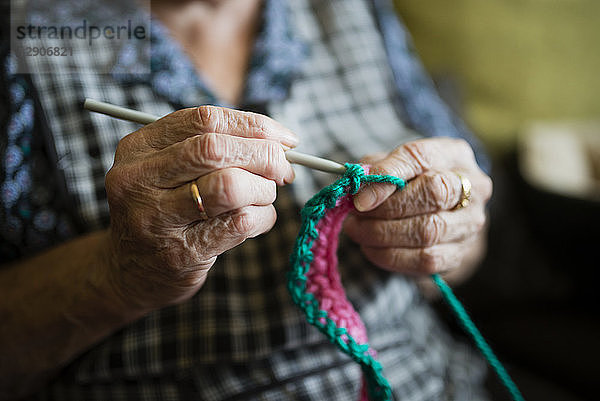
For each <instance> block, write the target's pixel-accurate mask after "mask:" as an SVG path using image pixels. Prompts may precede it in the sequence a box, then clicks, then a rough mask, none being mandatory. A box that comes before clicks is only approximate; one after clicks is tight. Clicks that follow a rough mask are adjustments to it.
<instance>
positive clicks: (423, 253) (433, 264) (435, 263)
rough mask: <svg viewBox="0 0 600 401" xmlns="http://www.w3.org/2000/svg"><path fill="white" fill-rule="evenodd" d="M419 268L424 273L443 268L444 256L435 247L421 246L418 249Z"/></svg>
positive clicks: (436, 271)
mask: <svg viewBox="0 0 600 401" xmlns="http://www.w3.org/2000/svg"><path fill="white" fill-rule="evenodd" d="M419 268H420V270H421V271H422V272H423V273H425V274H435V273H438V272H440V271H442V270H443V268H444V258H443V256H442V255H441V254H440V252H439V251H437V250H436V249H435V248H432V247H427V248H422V249H421V250H420V251H419Z"/></svg>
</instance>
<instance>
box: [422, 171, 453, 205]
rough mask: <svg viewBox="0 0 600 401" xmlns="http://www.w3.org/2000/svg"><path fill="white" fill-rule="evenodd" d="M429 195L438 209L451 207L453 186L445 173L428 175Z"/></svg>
mask: <svg viewBox="0 0 600 401" xmlns="http://www.w3.org/2000/svg"><path fill="white" fill-rule="evenodd" d="M428 178H429V179H428V183H427V184H428V185H427V192H428V193H427V195H428V196H429V198H430V200H431V202H432V203H433V205H434V206H435V207H436V209H437V210H443V209H446V208H448V207H450V203H451V202H452V199H451V198H452V194H453V192H454V191H453V186H452V181H451V180H450V178H449V177H448V176H446V175H444V174H434V175H431V176H429V177H428Z"/></svg>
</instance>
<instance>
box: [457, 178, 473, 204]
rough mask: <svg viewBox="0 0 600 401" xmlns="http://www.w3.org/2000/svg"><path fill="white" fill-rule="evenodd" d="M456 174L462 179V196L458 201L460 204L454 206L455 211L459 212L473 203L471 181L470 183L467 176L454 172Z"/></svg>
mask: <svg viewBox="0 0 600 401" xmlns="http://www.w3.org/2000/svg"><path fill="white" fill-rule="evenodd" d="M454 174H456V175H457V176H458V178H460V186H461V194H460V200H459V201H458V203H457V204H456V206H454V210H458V209H462V208H465V207H467V206H469V204H470V203H471V187H472V185H471V181H469V179H468V178H467V177H465V176H463V175H462V174H460V173H458V172H456V171H454Z"/></svg>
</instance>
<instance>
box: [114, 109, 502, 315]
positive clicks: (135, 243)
mask: <svg viewBox="0 0 600 401" xmlns="http://www.w3.org/2000/svg"><path fill="white" fill-rule="evenodd" d="M296 144H297V138H296V137H295V135H294V134H293V133H291V132H290V131H289V130H288V129H286V128H285V127H283V126H281V125H280V124H278V123H277V122H275V121H273V120H271V119H270V118H268V117H265V116H262V115H258V114H253V113H245V112H239V111H235V110H230V109H225V108H220V107H213V106H200V107H198V108H191V109H184V110H180V111H177V112H175V113H172V114H170V115H168V116H166V117H164V118H162V119H160V120H159V121H157V122H155V123H153V124H149V125H147V126H145V127H143V128H141V129H139V130H138V131H136V132H134V133H132V134H130V135H128V136H126V137H125V138H123V139H122V140H121V141H120V143H119V146H118V148H117V152H116V155H115V162H114V165H113V167H112V168H111V170H110V171H109V172H108V174H107V177H106V191H107V195H108V201H109V205H110V213H111V227H110V246H109V248H110V255H111V257H110V258H111V260H112V263H111V264H110V265H111V269H110V270H111V272H110V277H111V281H112V283H113V287H114V288H115V293H116V294H117V296H119V297H120V298H121V299H122V301H123V302H124V303H125V304H127V305H133V306H135V307H136V308H138V309H140V310H152V309H156V308H160V307H163V306H165V305H169V304H174V303H179V302H182V301H184V300H186V299H188V298H190V297H191V296H192V295H194V294H195V293H196V292H197V291H198V290H199V289H200V288H201V286H202V285H203V283H204V281H205V280H206V277H207V273H208V271H209V270H210V268H211V267H212V266H213V264H214V262H215V260H216V258H217V257H218V256H219V255H220V254H222V253H223V252H225V251H227V250H229V249H231V248H233V247H235V246H237V245H239V244H240V243H242V242H243V241H245V240H246V239H248V238H252V237H255V236H257V235H259V234H262V233H264V232H267V231H268V230H270V229H271V227H272V226H273V225H274V224H275V220H276V212H275V209H274V207H273V202H274V201H275V198H276V187H277V185H284V184H287V183H290V182H291V181H292V180H293V179H294V171H293V169H292V167H291V166H290V164H289V163H288V162H287V160H286V159H285V154H284V151H285V150H286V149H289V148H291V147H294V146H295V145H296ZM363 162H366V163H369V164H370V165H371V171H372V172H373V173H379V174H392V175H395V176H398V177H402V178H404V179H405V180H407V181H409V182H408V185H407V186H406V188H405V189H404V190H402V191H395V187H394V186H392V185H388V184H377V185H371V186H368V187H366V188H363V189H362V190H361V191H360V192H359V194H358V195H357V196H356V197H355V205H356V207H357V209H358V210H359V212H356V213H354V214H353V215H351V216H349V218H348V219H347V220H346V222H345V224H344V229H345V232H346V233H347V234H348V235H349V236H350V237H351V238H352V239H353V240H354V241H356V242H357V243H358V244H360V246H361V249H362V251H363V253H364V254H365V255H366V257H367V258H368V259H370V260H371V261H372V262H373V263H375V264H376V265H378V266H380V267H382V268H385V269H390V270H393V271H397V272H402V273H407V274H413V275H421V276H422V275H426V274H431V273H437V272H441V271H447V270H452V269H454V268H457V267H459V266H461V264H463V262H465V260H466V259H467V258H468V255H471V254H473V249H477V248H478V245H477V244H478V242H477V239H478V238H479V237H480V234H481V231H482V228H483V227H484V225H485V222H486V215H485V204H486V202H487V200H488V199H489V197H490V195H491V191H492V185H491V180H490V178H489V177H487V176H486V175H485V174H484V173H483V172H482V171H481V170H480V169H479V167H478V166H477V164H476V162H475V158H474V156H473V152H472V150H471V148H470V147H469V145H468V144H467V143H466V142H464V141H462V140H456V139H449V138H434V139H425V140H420V141H415V142H411V143H408V144H405V145H403V146H401V147H399V148H397V149H395V150H394V151H392V152H391V153H389V154H388V155H374V156H371V157H367V158H365V160H363ZM454 171H459V172H460V173H461V174H462V175H463V176H465V177H467V178H468V179H469V180H470V181H471V182H472V184H473V189H472V202H471V204H470V205H469V206H468V207H466V208H463V209H460V210H453V208H454V207H455V206H456V204H457V203H458V202H459V200H460V197H461V182H460V179H459V177H458V176H457V175H456V174H455V173H454ZM193 180H196V182H197V185H198V188H199V192H200V195H201V197H202V202H203V208H204V211H200V210H198V209H197V208H196V207H194V201H193V199H192V196H191V194H190V182H192V181H193Z"/></svg>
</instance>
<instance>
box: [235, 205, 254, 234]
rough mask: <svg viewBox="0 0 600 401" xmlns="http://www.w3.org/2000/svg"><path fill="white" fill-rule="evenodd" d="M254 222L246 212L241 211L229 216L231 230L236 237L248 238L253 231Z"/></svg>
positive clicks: (252, 217)
mask: <svg viewBox="0 0 600 401" xmlns="http://www.w3.org/2000/svg"><path fill="white" fill-rule="evenodd" d="M254 226H255V221H254V216H252V215H251V214H250V213H248V212H247V211H242V212H239V213H236V214H234V215H232V216H231V228H232V229H233V231H234V232H235V234H237V235H238V236H241V237H243V238H248V237H249V236H250V235H251V233H252V231H253V230H254Z"/></svg>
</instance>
